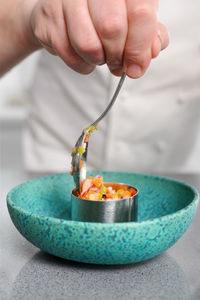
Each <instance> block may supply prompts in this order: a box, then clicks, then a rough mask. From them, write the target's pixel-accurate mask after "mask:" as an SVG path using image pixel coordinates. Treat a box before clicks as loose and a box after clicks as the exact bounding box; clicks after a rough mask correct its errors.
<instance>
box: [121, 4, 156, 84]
mask: <svg viewBox="0 0 200 300" xmlns="http://www.w3.org/2000/svg"><path fill="white" fill-rule="evenodd" d="M127 15H128V35H127V41H126V45H125V50H124V68H125V72H126V74H127V75H128V76H129V77H131V78H138V77H140V76H142V75H143V74H144V72H145V71H146V69H147V67H148V65H149V64H150V61H151V46H152V41H153V39H154V37H155V35H156V31H157V0H151V1H148V0H127Z"/></svg>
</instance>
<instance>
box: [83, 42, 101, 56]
mask: <svg viewBox="0 0 200 300" xmlns="http://www.w3.org/2000/svg"><path fill="white" fill-rule="evenodd" d="M78 49H79V51H80V52H82V53H86V54H89V55H90V54H91V55H94V56H97V57H98V56H99V55H100V54H101V48H100V47H99V46H98V45H97V44H95V43H90V42H88V41H84V42H82V43H80V44H79V45H78Z"/></svg>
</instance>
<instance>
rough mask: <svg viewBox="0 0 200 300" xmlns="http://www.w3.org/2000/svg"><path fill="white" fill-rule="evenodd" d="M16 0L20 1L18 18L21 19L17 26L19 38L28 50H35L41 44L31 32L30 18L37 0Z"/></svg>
mask: <svg viewBox="0 0 200 300" xmlns="http://www.w3.org/2000/svg"><path fill="white" fill-rule="evenodd" d="M17 1H19V2H20V5H19V6H18V13H19V19H20V21H21V22H20V26H19V39H20V40H21V42H23V43H24V46H25V47H26V48H27V50H28V51H30V52H33V51H36V50H38V49H40V48H42V46H41V44H40V43H39V41H38V40H37V39H36V38H35V36H34V34H33V30H32V26H31V19H32V14H33V11H34V8H35V6H36V5H37V2H38V0H17ZM20 6H21V7H20Z"/></svg>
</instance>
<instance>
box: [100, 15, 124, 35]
mask: <svg viewBox="0 0 200 300" xmlns="http://www.w3.org/2000/svg"><path fill="white" fill-rule="evenodd" d="M121 32H122V24H121V22H120V18H119V17H117V16H115V17H110V18H107V19H105V20H103V21H102V24H101V28H100V34H101V36H102V37H104V38H108V39H109V38H114V37H116V36H118V35H119V34H121Z"/></svg>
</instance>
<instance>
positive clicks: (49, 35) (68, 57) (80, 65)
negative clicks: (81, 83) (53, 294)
mask: <svg viewBox="0 0 200 300" xmlns="http://www.w3.org/2000/svg"><path fill="white" fill-rule="evenodd" d="M32 30H33V34H34V36H35V38H36V39H37V40H38V41H39V42H40V43H41V44H42V45H43V46H44V48H46V49H47V50H48V51H49V52H50V53H52V54H54V55H58V56H60V58H61V59H62V60H63V61H64V62H65V63H66V64H67V65H68V66H69V67H70V68H71V69H73V70H74V71H77V72H79V73H82V74H88V73H91V72H92V71H93V70H94V66H93V65H89V64H87V63H86V62H85V61H84V60H83V59H82V58H81V57H80V56H79V55H78V54H76V53H75V51H74V50H73V48H72V47H71V45H70V42H69V39H68V34H67V27H66V23H65V16H64V13H63V8H62V5H61V1H56V0H55V1H54V2H52V1H50V2H48V1H46V2H44V3H42V4H41V3H39V4H38V6H37V9H36V10H35V11H34V13H33V15H32Z"/></svg>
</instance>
